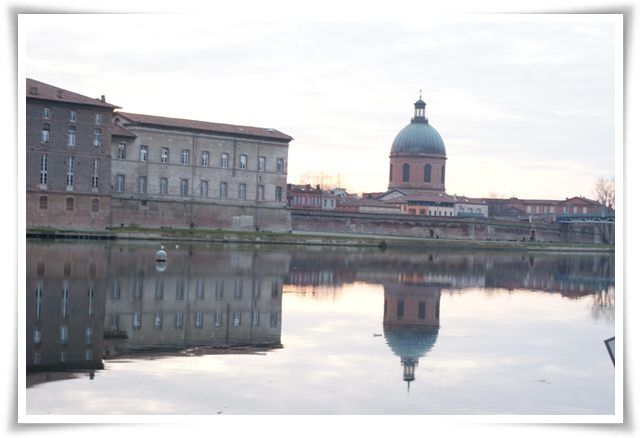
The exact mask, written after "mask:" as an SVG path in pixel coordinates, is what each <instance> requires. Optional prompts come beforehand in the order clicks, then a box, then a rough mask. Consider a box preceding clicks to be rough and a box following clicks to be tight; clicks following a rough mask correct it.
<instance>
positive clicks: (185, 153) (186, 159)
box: [182, 149, 191, 166]
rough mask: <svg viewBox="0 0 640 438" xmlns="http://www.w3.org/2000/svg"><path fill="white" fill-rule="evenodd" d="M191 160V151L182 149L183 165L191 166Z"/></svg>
mask: <svg viewBox="0 0 640 438" xmlns="http://www.w3.org/2000/svg"><path fill="white" fill-rule="evenodd" d="M190 160H191V153H190V151H189V149H182V164H184V165H185V166H186V165H188V164H189V161H190Z"/></svg>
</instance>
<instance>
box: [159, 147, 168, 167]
mask: <svg viewBox="0 0 640 438" xmlns="http://www.w3.org/2000/svg"><path fill="white" fill-rule="evenodd" d="M160 161H161V162H162V163H168V162H169V148H162V153H161V154H160Z"/></svg>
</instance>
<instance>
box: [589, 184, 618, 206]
mask: <svg viewBox="0 0 640 438" xmlns="http://www.w3.org/2000/svg"><path fill="white" fill-rule="evenodd" d="M593 191H594V193H595V194H596V200H597V201H598V202H599V203H600V204H602V205H604V206H606V207H609V208H615V206H616V183H615V180H614V179H613V178H611V179H604V178H598V180H597V181H596V183H595V185H594V187H593Z"/></svg>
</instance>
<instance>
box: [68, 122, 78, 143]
mask: <svg viewBox="0 0 640 438" xmlns="http://www.w3.org/2000/svg"><path fill="white" fill-rule="evenodd" d="M75 145H76V127H75V126H72V127H70V128H69V129H68V130H67V146H75Z"/></svg>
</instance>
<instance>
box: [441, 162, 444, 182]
mask: <svg viewBox="0 0 640 438" xmlns="http://www.w3.org/2000/svg"><path fill="white" fill-rule="evenodd" d="M441 179H442V181H441V183H442V184H444V166H442V174H441Z"/></svg>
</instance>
